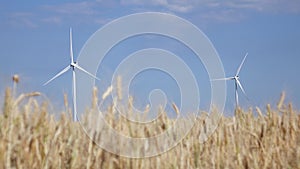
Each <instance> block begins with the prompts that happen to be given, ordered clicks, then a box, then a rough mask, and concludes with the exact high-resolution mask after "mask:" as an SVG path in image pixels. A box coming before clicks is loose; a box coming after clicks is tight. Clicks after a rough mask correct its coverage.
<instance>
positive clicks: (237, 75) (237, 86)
mask: <svg viewBox="0 0 300 169" xmlns="http://www.w3.org/2000/svg"><path fill="white" fill-rule="evenodd" d="M247 55H248V53H246V55H245V57H244V59H243V61H242V63H241V64H240V66H239V68H238V70H237V71H236V74H235V75H234V76H232V77H227V78H221V79H212V80H211V81H216V80H234V82H235V103H236V107H238V106H239V95H238V88H240V89H241V91H242V92H243V94H244V95H245V97H246V98H247V100H249V98H248V96H247V94H246V92H245V90H244V88H243V86H242V84H241V82H240V77H239V73H240V71H241V69H242V66H243V64H244V62H245V60H246V57H247Z"/></svg>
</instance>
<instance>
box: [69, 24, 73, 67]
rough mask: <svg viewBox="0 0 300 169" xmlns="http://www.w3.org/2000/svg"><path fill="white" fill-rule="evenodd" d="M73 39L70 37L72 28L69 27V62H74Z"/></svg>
mask: <svg viewBox="0 0 300 169" xmlns="http://www.w3.org/2000/svg"><path fill="white" fill-rule="evenodd" d="M72 41H73V39H72V28H70V57H71V63H73V62H74V56H73V42H72Z"/></svg>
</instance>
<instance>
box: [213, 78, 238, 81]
mask: <svg viewBox="0 0 300 169" xmlns="http://www.w3.org/2000/svg"><path fill="white" fill-rule="evenodd" d="M233 79H234V77H226V78H221V79H211V80H210V81H219V80H233Z"/></svg>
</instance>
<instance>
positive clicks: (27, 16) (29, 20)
mask: <svg viewBox="0 0 300 169" xmlns="http://www.w3.org/2000/svg"><path fill="white" fill-rule="evenodd" d="M33 16H34V15H33V13H30V12H16V13H12V14H11V15H10V21H9V23H10V24H11V25H12V26H15V27H22V26H25V27H27V28H37V27H38V24H36V23H35V22H34V21H33Z"/></svg>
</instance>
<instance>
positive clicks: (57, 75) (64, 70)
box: [43, 66, 71, 86]
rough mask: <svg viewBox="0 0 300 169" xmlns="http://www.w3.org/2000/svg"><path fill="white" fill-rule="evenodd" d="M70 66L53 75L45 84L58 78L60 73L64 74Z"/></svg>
mask: <svg viewBox="0 0 300 169" xmlns="http://www.w3.org/2000/svg"><path fill="white" fill-rule="evenodd" d="M70 68H71V67H70V66H67V67H66V68H64V69H63V70H62V71H60V72H59V73H57V74H56V75H55V76H54V77H52V78H51V79H50V80H48V81H47V82H46V83H44V84H43V86H45V85H47V84H48V83H50V82H51V81H53V80H54V79H56V78H57V77H59V76H60V75H62V74H64V73H65V72H66V71H68V70H69V69H70Z"/></svg>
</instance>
